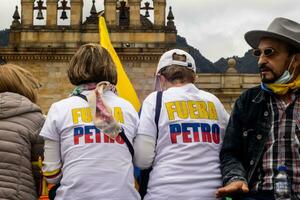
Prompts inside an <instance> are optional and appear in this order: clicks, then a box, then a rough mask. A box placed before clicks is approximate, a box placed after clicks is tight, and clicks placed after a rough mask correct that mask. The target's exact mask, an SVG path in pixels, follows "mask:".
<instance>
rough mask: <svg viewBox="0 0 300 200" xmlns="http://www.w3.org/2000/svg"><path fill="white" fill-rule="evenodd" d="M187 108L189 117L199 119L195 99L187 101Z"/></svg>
mask: <svg viewBox="0 0 300 200" xmlns="http://www.w3.org/2000/svg"><path fill="white" fill-rule="evenodd" d="M188 108H189V111H190V117H191V119H199V112H198V109H197V105H196V102H195V101H188Z"/></svg>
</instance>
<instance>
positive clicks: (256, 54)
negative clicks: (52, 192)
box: [252, 49, 261, 57]
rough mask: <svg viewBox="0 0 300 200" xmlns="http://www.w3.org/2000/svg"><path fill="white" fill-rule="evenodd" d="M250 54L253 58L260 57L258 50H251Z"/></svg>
mask: <svg viewBox="0 0 300 200" xmlns="http://www.w3.org/2000/svg"><path fill="white" fill-rule="evenodd" d="M252 54H253V55H254V56H255V57H259V56H260V55H261V50H260V49H253V52H252Z"/></svg>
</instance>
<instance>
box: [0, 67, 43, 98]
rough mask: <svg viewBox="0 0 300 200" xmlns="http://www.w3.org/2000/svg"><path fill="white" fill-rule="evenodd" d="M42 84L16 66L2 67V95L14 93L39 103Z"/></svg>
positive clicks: (0, 74)
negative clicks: (39, 90) (38, 97)
mask: <svg viewBox="0 0 300 200" xmlns="http://www.w3.org/2000/svg"><path fill="white" fill-rule="evenodd" d="M39 86H40V84H39V82H38V80H37V79H36V78H35V77H34V76H33V74H32V73H30V72H29V71H27V70H25V69H24V68H22V67H20V66H18V65H14V64H10V63H8V64H4V65H0V93H2V92H13V93H18V94H20V95H22V96H25V97H27V98H28V99H29V100H30V101H32V102H33V103H36V102H37V95H38V91H37V89H38V88H39Z"/></svg>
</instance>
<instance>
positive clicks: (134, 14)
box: [128, 0, 141, 27]
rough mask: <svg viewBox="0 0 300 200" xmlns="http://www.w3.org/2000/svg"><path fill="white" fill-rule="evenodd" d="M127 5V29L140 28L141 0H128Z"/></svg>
mask: <svg viewBox="0 0 300 200" xmlns="http://www.w3.org/2000/svg"><path fill="white" fill-rule="evenodd" d="M128 4H129V8H130V9H129V12H130V22H129V27H140V26H141V19H140V10H141V9H140V8H141V0H128Z"/></svg>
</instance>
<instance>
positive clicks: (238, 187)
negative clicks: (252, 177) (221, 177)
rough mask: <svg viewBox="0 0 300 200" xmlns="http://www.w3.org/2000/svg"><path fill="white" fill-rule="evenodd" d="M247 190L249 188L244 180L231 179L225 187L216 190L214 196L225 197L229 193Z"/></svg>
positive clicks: (245, 191)
mask: <svg viewBox="0 0 300 200" xmlns="http://www.w3.org/2000/svg"><path fill="white" fill-rule="evenodd" d="M247 192H249V188H248V185H247V183H245V182H244V181H233V182H231V183H230V184H228V185H226V186H225V187H221V188H219V189H218V190H217V192H216V197H217V198H220V197H225V196H228V195H231V194H237V193H247Z"/></svg>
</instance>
